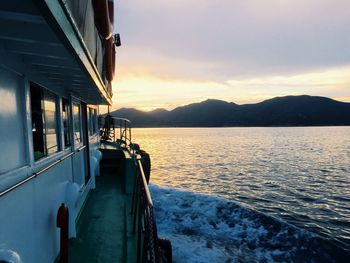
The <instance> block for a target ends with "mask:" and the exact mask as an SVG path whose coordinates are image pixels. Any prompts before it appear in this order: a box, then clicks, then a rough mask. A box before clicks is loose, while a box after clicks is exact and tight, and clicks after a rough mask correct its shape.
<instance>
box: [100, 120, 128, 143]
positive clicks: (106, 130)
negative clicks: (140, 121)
mask: <svg viewBox="0 0 350 263" xmlns="http://www.w3.org/2000/svg"><path fill="white" fill-rule="evenodd" d="M116 130H119V138H117V136H116ZM100 134H101V138H102V139H105V140H109V141H114V142H119V143H121V144H124V145H125V147H128V146H131V145H132V142H131V121H130V120H128V119H125V118H118V117H112V116H111V115H107V116H106V117H104V123H103V125H102V127H101V130H100Z"/></svg>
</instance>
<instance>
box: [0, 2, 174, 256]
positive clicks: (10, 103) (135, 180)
mask: <svg viewBox="0 0 350 263" xmlns="http://www.w3.org/2000/svg"><path fill="white" fill-rule="evenodd" d="M114 9H115V7H114V1H111V0H25V1H23V0H11V1H1V3H0V57H1V60H0V127H1V129H0V148H1V151H2V152H1V157H0V211H1V216H0V262H1V263H4V262H7V263H10V262H11V263H20V262H25V263H32V262H33V263H41V262H43V263H45V262H171V243H170V241H168V240H166V239H161V238H158V235H157V228H156V222H155V216H154V211H153V203H152V198H151V195H150V192H149V189H148V185H147V183H148V179H149V173H150V159H149V155H148V154H147V153H146V152H145V151H142V150H140V148H139V146H138V145H137V144H134V143H133V142H132V140H131V123H130V121H129V120H126V119H118V118H112V117H110V116H109V115H107V117H106V118H105V119H104V121H103V122H101V126H99V121H98V116H99V105H112V80H113V78H114V71H115V52H116V47H117V46H119V45H120V39H119V35H118V34H114V32H115V31H116V30H115V28H114Z"/></svg>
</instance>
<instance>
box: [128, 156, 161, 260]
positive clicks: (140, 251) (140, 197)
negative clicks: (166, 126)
mask: <svg viewBox="0 0 350 263" xmlns="http://www.w3.org/2000/svg"><path fill="white" fill-rule="evenodd" d="M135 160H136V163H137V178H136V181H135V185H134V193H133V196H132V204H131V214H132V215H133V233H136V232H137V262H151V263H158V262H160V256H159V246H158V233H157V225H156V220H155V214H154V211H153V201H152V197H151V193H150V191H149V188H148V183H147V180H146V176H145V173H144V170H143V167H142V162H141V156H140V155H139V154H136V155H135Z"/></svg>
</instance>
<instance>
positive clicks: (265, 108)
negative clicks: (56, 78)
mask: <svg viewBox="0 0 350 263" xmlns="http://www.w3.org/2000/svg"><path fill="white" fill-rule="evenodd" d="M110 114H111V115H112V116H115V117H122V118H127V119H129V120H131V121H132V126H133V127H245V126H246V127H252V126H266V127H271V126H331V125H337V126H338V125H350V103H346V102H340V101H336V100H333V99H330V98H326V97H318V96H308V95H301V96H285V97H276V98H272V99H268V100H265V101H263V102H260V103H255V104H244V105H238V104H235V103H233V102H226V101H222V100H213V99H208V100H206V101H203V102H200V103H193V104H189V105H186V106H182V107H178V108H175V109H173V110H171V111H168V110H165V109H156V110H153V111H149V112H144V111H140V110H136V109H133V108H121V109H119V110H115V111H112V112H111V113H110Z"/></svg>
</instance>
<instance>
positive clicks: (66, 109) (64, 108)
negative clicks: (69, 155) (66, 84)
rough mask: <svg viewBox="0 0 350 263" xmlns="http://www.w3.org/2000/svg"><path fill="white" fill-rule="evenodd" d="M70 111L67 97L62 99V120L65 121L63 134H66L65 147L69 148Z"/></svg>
mask: <svg viewBox="0 0 350 263" xmlns="http://www.w3.org/2000/svg"><path fill="white" fill-rule="evenodd" d="M69 119H70V112H69V101H68V100H67V99H62V121H63V136H64V147H65V148H67V147H69V146H71V145H72V144H71V138H70V131H71V129H70V125H69Z"/></svg>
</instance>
